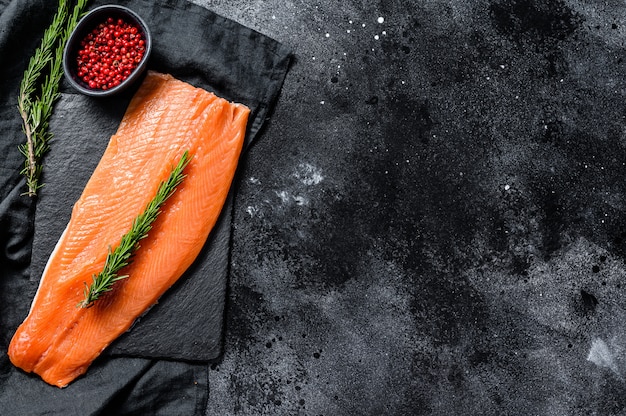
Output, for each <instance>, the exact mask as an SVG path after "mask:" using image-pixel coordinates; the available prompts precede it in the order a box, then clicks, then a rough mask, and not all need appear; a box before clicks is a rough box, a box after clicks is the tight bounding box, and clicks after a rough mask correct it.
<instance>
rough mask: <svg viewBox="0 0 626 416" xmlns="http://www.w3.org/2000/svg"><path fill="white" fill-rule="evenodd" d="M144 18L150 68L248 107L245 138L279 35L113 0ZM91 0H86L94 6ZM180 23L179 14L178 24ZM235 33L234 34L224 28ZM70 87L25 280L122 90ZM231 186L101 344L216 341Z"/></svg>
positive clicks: (191, 9) (257, 116)
mask: <svg viewBox="0 0 626 416" xmlns="http://www.w3.org/2000/svg"><path fill="white" fill-rule="evenodd" d="M120 3H122V4H124V5H127V6H128V7H130V8H132V9H133V10H135V11H136V12H137V13H138V14H139V15H140V16H142V17H143V18H144V20H145V21H146V23H147V24H148V26H149V27H150V30H151V32H152V36H153V39H154V49H153V56H152V57H151V60H150V63H149V68H150V69H155V70H158V71H161V72H165V73H170V74H172V75H174V76H176V77H177V78H179V79H182V80H184V81H187V82H190V83H191V84H193V85H195V86H198V87H202V88H205V89H206V90H208V91H211V92H214V93H216V94H217V95H219V96H221V97H223V98H225V99H227V100H230V101H235V102H240V103H242V104H245V105H247V106H248V107H249V108H250V109H251V116H250V119H249V122H248V126H249V127H248V132H247V135H246V147H247V146H249V145H250V144H251V143H252V141H253V140H254V138H255V137H256V135H257V134H258V132H259V129H260V128H261V126H262V124H263V121H264V120H265V116H266V114H267V111H268V109H269V108H270V107H271V105H272V103H273V102H274V100H275V99H276V97H277V94H278V92H279V90H280V86H281V84H282V80H283V78H284V75H285V72H286V69H287V65H288V62H289V51H288V50H287V49H286V48H285V47H283V46H282V45H280V44H279V43H277V42H275V41H272V40H271V39H269V38H267V37H265V36H262V35H260V34H258V33H257V32H254V31H253V30H250V29H247V28H244V27H242V26H241V25H238V24H236V23H235V22H233V21H231V20H228V19H224V18H222V17H220V16H217V15H215V14H213V13H210V12H208V11H207V10H205V9H202V8H199V7H197V6H194V5H192V4H190V3H187V2H181V1H177V0H170V1H165V2H162V4H161V5H160V6H159V7H155V6H154V4H153V2H146V1H126V2H120ZM96 4H97V3H94V6H95V5H96ZM183 23H184V24H183ZM225 33H238V36H236V37H231V36H225ZM64 91H65V92H66V93H68V94H67V95H64V96H63V97H62V99H61V100H60V101H59V102H58V104H57V106H56V111H55V118H54V120H53V124H52V127H51V128H52V131H53V132H54V134H55V138H56V139H55V140H54V143H53V144H52V146H51V147H52V148H51V151H50V152H49V154H48V155H47V157H46V161H45V163H46V173H45V177H44V181H45V183H46V186H45V188H44V189H43V190H42V192H41V194H40V198H39V202H38V204H37V210H36V215H35V236H34V241H33V252H32V261H31V280H38V279H39V277H40V276H41V273H42V272H43V268H44V267H45V263H46V261H47V259H48V257H49V256H50V253H51V252H52V249H53V247H54V244H55V243H56V241H57V240H58V239H59V237H60V235H61V233H62V232H63V229H64V228H65V225H66V224H67V221H68V220H69V215H70V213H71V207H72V205H73V203H74V201H76V200H77V199H78V198H79V196H80V193H81V192H82V188H83V187H84V185H85V183H86V181H87V180H88V179H89V176H90V175H91V172H92V171H93V169H94V168H95V166H96V164H97V163H98V161H99V159H100V157H101V155H102V153H103V152H104V149H105V148H106V145H107V143H108V138H109V137H110V135H111V134H112V133H114V132H115V129H116V128H117V126H118V124H119V121H120V120H121V117H122V115H123V110H124V109H125V108H126V105H127V102H128V99H129V98H130V93H129V94H127V95H126V96H122V97H120V98H117V99H109V100H98V99H93V98H89V97H83V96H79V95H75V94H72V92H73V91H72V90H70V89H68V88H64ZM231 209H232V195H231V197H230V198H229V199H228V201H227V204H226V205H225V207H224V210H223V215H222V216H221V217H220V220H219V221H218V224H217V225H216V227H215V229H214V230H213V231H212V233H211V237H210V240H209V242H208V243H207V244H206V246H205V247H204V249H203V251H202V253H201V254H200V256H199V257H198V259H197V261H196V262H195V263H194V265H193V266H192V267H191V268H190V269H189V270H188V272H187V273H186V275H185V276H184V277H183V278H182V279H181V281H180V282H179V283H178V284H176V285H175V286H174V287H172V289H170V290H169V291H168V292H167V293H166V295H164V296H163V297H162V298H161V300H160V301H159V303H158V304H157V305H155V306H154V307H153V308H152V309H151V310H150V312H149V313H147V314H146V315H145V316H144V317H143V318H142V319H141V320H140V321H138V322H137V323H136V324H135V326H134V327H133V328H132V330H131V331H130V332H128V333H126V334H125V335H124V336H122V337H121V338H120V339H118V340H117V341H116V342H115V344H114V345H113V346H112V348H110V349H108V350H107V353H109V354H117V355H120V354H122V355H130V356H138V357H156V358H174V359H186V360H210V359H214V358H217V357H218V356H219V354H220V350H221V336H222V323H223V311H224V301H225V296H226V281H227V274H228V252H229V248H230V245H229V241H230V226H229V225H230V222H231Z"/></svg>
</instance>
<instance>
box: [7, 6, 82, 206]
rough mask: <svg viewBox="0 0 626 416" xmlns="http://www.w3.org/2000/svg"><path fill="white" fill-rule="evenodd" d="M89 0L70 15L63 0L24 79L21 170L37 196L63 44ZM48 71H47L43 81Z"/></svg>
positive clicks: (20, 101) (20, 108)
mask: <svg viewBox="0 0 626 416" xmlns="http://www.w3.org/2000/svg"><path fill="white" fill-rule="evenodd" d="M88 1H89V0H78V2H77V4H76V5H75V6H74V8H73V11H72V14H71V15H68V12H69V5H68V1H67V0H59V6H58V8H57V12H56V14H55V15H54V17H53V19H52V23H51V24H50V26H49V27H48V28H47V29H46V30H45V31H44V34H43V38H42V40H41V44H40V45H39V47H38V48H37V49H36V50H35V53H34V55H33V56H32V57H31V59H30V60H29V62H28V67H27V68H26V71H25V72H24V77H23V78H22V82H21V83H20V92H19V96H18V103H17V107H18V111H19V113H20V116H21V117H22V128H23V130H24V133H25V135H26V143H25V144H24V145H22V146H20V152H22V154H24V157H25V162H24V168H23V169H22V171H21V172H20V173H21V174H23V175H25V176H26V185H27V187H28V190H27V192H25V194H27V195H29V196H35V195H36V194H37V190H38V189H39V188H41V186H42V185H41V184H40V183H39V179H40V177H41V172H42V167H41V159H42V158H43V155H44V154H45V152H47V151H48V142H49V141H50V139H51V138H52V135H51V134H50V133H49V132H48V122H49V119H50V116H51V115H52V109H53V106H54V103H55V102H56V100H57V99H58V98H59V84H60V82H61V77H62V76H63V68H62V60H63V48H64V47H65V43H66V41H67V39H68V37H69V35H70V33H71V32H72V30H74V28H75V27H76V24H77V23H78V19H79V18H80V16H81V15H82V13H83V11H84V9H85V7H86V5H87V3H88ZM44 73H47V75H46V76H45V78H44V80H43V82H41V83H40V81H41V79H42V76H43V74H44Z"/></svg>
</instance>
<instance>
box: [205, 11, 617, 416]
mask: <svg viewBox="0 0 626 416" xmlns="http://www.w3.org/2000/svg"><path fill="white" fill-rule="evenodd" d="M195 1H196V2H197V3H198V4H202V5H204V6H206V7H208V8H210V9H212V10H214V11H216V12H218V13H220V14H222V15H224V16H226V17H229V18H232V19H234V20H236V21H238V22H240V23H243V24H245V25H247V26H250V27H252V28H254V29H257V30H258V31H260V32H262V33H264V34H267V35H269V36H272V37H274V38H275V39H277V40H279V41H281V42H283V43H285V44H288V45H289V46H291V47H292V48H293V50H294V52H295V57H296V59H295V62H294V64H293V67H292V68H291V70H290V72H289V74H288V76H287V79H286V81H285V84H284V88H283V91H282V96H281V98H280V101H279V103H278V106H277V108H276V110H275V112H274V114H273V115H272V118H271V120H270V122H269V123H268V125H267V128H266V131H265V134H264V136H263V137H262V139H261V140H260V141H259V142H258V143H257V144H256V145H254V146H253V147H252V148H251V150H250V152H249V153H248V155H247V157H246V158H245V159H244V160H243V162H242V169H241V177H240V179H239V181H238V186H239V189H238V195H237V201H236V208H235V224H234V247H233V249H234V250H233V257H232V270H231V281H230V293H229V304H228V310H227V315H228V316H227V326H226V332H225V335H226V337H225V355H224V357H223V359H222V360H221V361H220V362H219V363H216V364H215V365H213V366H212V371H211V372H210V380H209V381H210V389H211V392H210V399H209V403H208V408H207V415H225V414H242V415H296V414H302V415H337V416H343V415H355V414H359V415H381V414H385V415H470V414H471V415H474V414H480V415H504V414H506V415H531V414H532V415H535V414H536V415H555V416H559V415H589V414H600V415H618V414H624V413H626V388H625V384H624V377H626V327H625V326H624V322H626V309H625V308H624V305H625V303H626V301H625V300H624V299H626V297H625V296H624V295H625V292H626V281H625V279H624V275H625V270H626V267H625V265H624V258H625V257H626V217H625V216H624V211H625V210H626V198H625V196H626V194H625V193H626V186H625V181H624V178H625V173H626V157H625V156H626V155H625V152H626V120H625V116H626V106H625V104H624V102H625V100H624V97H625V95H626V88H625V87H626V71H625V69H626V62H624V59H625V58H626V53H625V51H624V40H625V39H626V4H624V3H623V2H619V1H606V2H586V1H577V0H571V1H564V0H553V1H549V2H544V1H539V0H491V1H487V0H478V1H437V0H429V1H398V0H385V1H373V2H363V1H351V0H344V1H337V0H324V1H321V0H320V1H315V2H308V1H302V0H287V1H273V0H268V1H260V0H234V1H218V0H215V1H210V0H195Z"/></svg>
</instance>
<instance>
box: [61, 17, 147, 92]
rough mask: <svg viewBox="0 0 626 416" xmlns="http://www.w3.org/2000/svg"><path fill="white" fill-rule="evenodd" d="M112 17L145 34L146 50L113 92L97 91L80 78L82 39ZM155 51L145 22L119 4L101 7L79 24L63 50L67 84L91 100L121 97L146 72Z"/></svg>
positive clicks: (112, 89) (108, 90)
mask: <svg viewBox="0 0 626 416" xmlns="http://www.w3.org/2000/svg"><path fill="white" fill-rule="evenodd" d="M109 17H111V18H113V19H120V18H121V19H123V20H124V21H126V22H128V23H129V24H132V25H133V26H135V27H137V29H138V32H139V33H141V34H142V36H143V39H144V42H145V46H144V47H145V51H144V55H143V58H142V60H141V62H139V64H138V65H137V67H136V68H135V69H134V70H133V72H132V73H131V74H130V75H129V76H128V77H127V78H126V79H125V80H124V81H122V82H121V83H120V84H119V85H117V86H115V87H112V88H110V89H106V90H102V89H94V88H90V87H89V84H87V83H86V82H84V81H83V80H82V79H80V78H79V77H78V74H77V73H78V68H77V64H76V57H77V55H78V51H79V50H80V43H81V42H82V40H83V39H85V37H86V36H87V34H89V32H91V31H92V30H93V29H95V28H96V27H97V26H98V25H99V24H100V23H103V22H105V21H106V20H107V19H108V18H109ZM151 51H152V37H151V36H150V31H149V30H148V26H147V25H146V23H145V22H144V21H143V20H142V19H141V17H139V16H138V15H137V13H135V12H133V11H132V10H130V9H129V8H127V7H123V6H117V5H107V6H100V7H97V8H95V9H93V10H91V11H90V12H89V13H87V14H86V15H85V16H84V17H83V18H82V19H81V20H80V21H79V22H78V24H77V25H76V28H75V29H74V31H73V32H72V34H71V35H70V37H69V39H68V40H67V43H66V45H65V50H64V51H63V71H64V72H65V77H66V78H67V80H68V82H69V83H70V84H71V85H72V87H74V88H75V89H76V90H78V91H79V92H81V93H83V94H85V95H89V96H92V97H108V96H111V95H114V94H118V93H120V92H122V91H124V90H126V89H128V87H130V86H131V85H132V84H134V83H135V81H137V80H138V79H139V78H140V77H141V75H142V74H143V73H144V72H145V70H146V67H147V65H148V58H149V57H150V52H151Z"/></svg>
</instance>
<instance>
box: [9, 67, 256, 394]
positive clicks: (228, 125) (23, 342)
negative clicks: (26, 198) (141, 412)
mask: <svg viewBox="0 0 626 416" xmlns="http://www.w3.org/2000/svg"><path fill="white" fill-rule="evenodd" d="M248 115H249V109H248V108H247V107H245V106H243V105H241V104H233V103H229V102H227V101H226V100H224V99H222V98H219V97H217V96H215V95H214V94H212V93H209V92H207V91H204V90H202V89H199V88H195V87H193V86H191V85H189V84H187V83H184V82H182V81H179V80H177V79H175V78H173V77H171V76H169V75H164V74H159V73H156V72H150V73H148V74H147V75H146V78H145V81H144V82H143V84H142V85H141V87H140V88H139V90H138V91H137V93H136V94H135V96H134V97H133V99H132V100H131V102H130V104H129V107H128V109H127V111H126V114H125V115H124V117H123V120H122V122H121V124H120V126H119V129H118V131H117V133H115V134H114V135H113V136H112V137H111V140H110V142H109V144H108V147H107V149H106V150H105V152H104V155H103V156H102V159H101V160H100V162H99V164H98V166H97V167H96V169H95V171H94V173H93V175H92V177H91V178H90V179H89V182H88V183H87V185H86V187H85V189H84V191H83V194H82V196H81V197H80V199H79V200H78V201H77V202H76V204H75V205H74V207H73V209H72V215H71V219H70V221H69V223H68V225H67V227H66V229H65V231H64V233H63V235H62V236H61V238H60V240H59V242H58V243H57V246H56V247H55V249H54V251H53V253H52V255H51V256H50V259H49V260H48V263H47V265H46V268H45V270H44V272H43V276H42V278H41V282H40V285H39V288H38V290H37V294H36V296H35V298H34V300H33V304H32V306H31V309H30V312H29V314H28V316H27V317H26V319H25V320H24V322H23V323H22V324H21V325H20V327H19V328H18V329H17V332H16V333H15V335H14V336H13V339H12V340H11V343H10V345H9V351H8V354H9V357H10V359H11V361H12V362H13V364H14V365H15V366H17V367H20V368H22V369H23V370H24V371H26V372H34V373H36V374H38V375H39V376H41V378H42V379H43V380H45V381H46V382H47V383H49V384H52V385H55V386H58V387H64V386H66V385H67V384H69V383H70V382H72V381H73V380H74V379H75V378H76V377H78V376H80V375H81V374H83V373H85V372H86V371H87V368H88V367H89V365H90V364H91V363H92V362H93V360H94V359H95V358H96V357H98V355H99V354H100V353H101V352H102V351H103V350H104V349H105V348H106V347H107V346H108V345H109V344H110V343H111V342H112V341H113V340H115V339H116V338H117V337H118V336H119V335H121V334H122V333H124V332H125V331H127V330H128V329H129V328H130V327H131V325H132V323H133V322H134V321H135V320H136V319H137V318H138V317H139V316H140V315H142V314H143V313H144V312H145V311H146V310H147V309H148V308H149V307H150V306H152V305H153V304H154V303H156V302H157V300H158V299H159V297H160V296H161V295H162V294H163V293H164V292H165V291H166V290H167V289H168V288H169V287H170V286H172V284H174V283H175V282H176V280H178V279H179V278H180V277H181V275H182V274H183V273H184V272H185V270H186V269H187V268H188V267H189V266H190V265H191V263H192V262H193V261H194V260H195V258H196V257H197V255H198V253H199V252H200V250H201V248H202V246H203V245H204V243H205V241H206V240H207V237H208V235H209V233H210V231H211V229H212V228H213V226H214V224H215V222H216V221H217V218H218V216H219V214H220V211H221V209H222V206H223V205H224V202H225V200H226V196H227V194H228V191H229V188H230V185H231V182H232V179H233V176H234V174H235V170H236V167H237V162H238V159H239V155H240V152H241V149H242V145H243V140H244V135H245V130H246V124H247V120H248ZM186 150H189V154H190V156H191V157H192V159H191V162H190V163H189V165H188V166H187V168H186V169H185V174H186V175H187V177H186V178H185V180H184V181H183V183H182V184H181V185H180V186H179V187H178V189H177V191H176V192H175V193H174V195H173V196H172V197H171V198H170V199H169V200H168V201H167V202H166V203H165V205H164V206H163V210H162V212H161V214H160V215H159V217H158V218H157V220H156V221H155V222H154V223H153V227H152V230H151V231H150V233H149V235H148V237H147V238H145V239H143V240H141V243H140V244H141V247H140V248H139V250H137V252H136V254H135V257H134V259H133V262H132V263H131V264H130V265H129V266H127V267H126V268H124V269H122V270H121V271H120V273H119V274H120V275H128V276H129V277H128V278H126V279H123V280H120V281H118V282H117V283H116V284H115V285H114V288H113V290H112V291H111V292H108V293H107V294H106V295H104V296H103V297H101V298H100V299H99V300H98V301H96V302H95V303H94V304H93V306H92V307H90V308H80V307H78V306H77V305H78V304H79V303H80V302H81V301H82V300H83V299H84V290H85V283H87V284H91V282H92V276H93V275H94V274H97V273H98V272H100V271H101V270H102V268H103V266H104V263H105V259H106V256H107V252H108V251H109V248H115V247H116V246H117V245H118V244H119V242H120V240H121V238H122V236H123V235H124V234H125V233H127V232H128V231H129V230H130V228H131V226H132V222H133V220H134V219H135V217H137V215H139V214H140V213H141V212H142V211H143V210H144V209H145V207H146V205H147V204H148V203H149V202H150V200H151V199H152V198H153V197H154V195H155V194H156V192H157V189H158V187H159V183H160V182H162V181H164V180H166V179H167V177H168V176H169V174H170V172H171V170H172V168H173V167H174V166H175V165H176V163H177V162H178V160H179V159H180V157H181V156H182V154H183V153H184V152H185V151H186ZM181 319H185V318H184V317H181Z"/></svg>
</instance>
